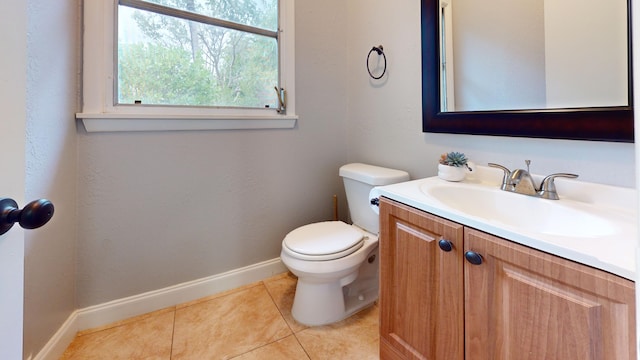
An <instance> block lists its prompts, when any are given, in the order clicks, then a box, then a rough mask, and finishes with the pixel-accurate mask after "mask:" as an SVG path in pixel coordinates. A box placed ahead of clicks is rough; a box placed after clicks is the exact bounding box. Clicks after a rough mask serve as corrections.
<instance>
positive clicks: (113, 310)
mask: <svg viewBox="0 0 640 360" xmlns="http://www.w3.org/2000/svg"><path fill="white" fill-rule="evenodd" d="M286 271H287V268H286V267H285V266H284V264H283V263H282V262H281V261H280V258H276V259H272V260H268V261H264V262H261V263H257V264H253V265H249V266H246V267H243V268H240V269H235V270H231V271H227V272H225V273H222V274H217V275H213V276H210V277H207V278H203V279H198V280H194V281H189V282H186V283H182V284H178V285H174V286H170V287H167V288H164V289H159V290H154V291H149V292H146V293H143V294H139V295H134V296H130V297H127V298H123V299H118V300H114V301H110V302H107V303H104V304H99V305H94V306H90V307H87V308H84V309H78V310H76V311H74V312H73V313H72V314H71V315H70V316H69V318H68V319H67V321H65V322H64V324H63V325H62V326H61V327H60V329H58V331H57V332H56V333H55V334H54V336H53V337H52V338H51V339H50V340H49V342H48V343H47V344H46V345H45V347H44V348H43V349H42V350H41V351H40V352H39V353H38V355H36V356H35V357H34V358H33V360H54V359H59V358H60V357H61V356H62V354H63V353H64V351H65V350H66V348H67V347H68V346H69V344H70V343H71V341H73V338H74V337H75V335H76V333H77V332H78V331H82V330H86V329H91V328H95V327H99V326H104V325H108V324H111V323H113V322H116V321H120V320H124V319H128V318H130V317H134V316H138V315H142V314H146V313H148V312H151V311H156V310H160V309H164V308H166V307H169V306H173V305H177V304H181V303H185V302H188V301H192V300H196V299H200V298H203V297H205V296H209V295H213V294H216V293H219V292H222V291H226V290H229V289H233V288H236V287H240V286H243V285H247V284H251V283H254V282H257V281H260V280H264V279H266V278H269V277H271V276H273V275H276V274H280V273H283V272H286Z"/></svg>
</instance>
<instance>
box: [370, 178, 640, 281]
mask: <svg viewBox="0 0 640 360" xmlns="http://www.w3.org/2000/svg"><path fill="white" fill-rule="evenodd" d="M534 178H535V179H536V183H537V184H539V183H540V179H541V177H540V176H534ZM501 179H502V171H501V170H497V169H493V168H489V167H483V166H477V167H476V170H475V171H474V172H473V176H468V177H467V179H465V180H463V181H462V182H459V183H455V182H447V181H445V180H442V179H440V178H438V177H431V178H426V179H419V180H413V181H408V182H404V183H398V184H393V185H386V186H380V187H376V188H374V189H373V190H372V192H371V197H372V198H373V197H379V196H384V197H387V198H389V199H392V200H395V201H398V202H401V203H403V204H406V205H409V206H412V207H415V208H417V209H420V210H423V211H426V212H429V213H431V214H434V215H437V216H440V217H443V218H446V219H449V220H452V221H455V222H457V223H460V224H462V225H465V226H469V227H472V228H475V229H478V230H482V231H484V232H487V233H490V234H493V235H496V236H499V237H502V238H505V239H508V240H511V241H513V242H516V243H520V244H522V245H526V246H529V247H532V248H535V249H538V250H541V251H545V252H548V253H551V254H554V255H557V256H560V257H563V258H566V259H569V260H573V261H576V262H578V263H581V264H585V265H589V266H592V267H595V268H598V269H601V270H604V271H607V272H610V273H613V274H616V275H619V276H621V277H624V278H626V279H629V280H632V281H635V278H636V262H635V256H636V247H637V244H638V240H637V234H638V231H637V219H638V217H637V207H636V201H637V195H636V190H635V189H629V188H622V187H615V186H609V185H602V184H594V183H586V182H581V181H579V180H567V179H560V178H559V179H556V187H557V191H558V194H559V196H560V200H543V199H539V200H540V201H550V202H557V203H556V204H561V205H562V206H569V207H573V208H579V209H580V210H581V211H587V212H589V213H592V214H594V215H596V216H598V218H602V219H605V220H606V221H607V223H608V224H609V225H611V228H612V230H611V231H609V232H608V233H607V234H604V235H599V234H597V235H593V236H590V235H588V234H587V235H584V234H583V235H581V236H560V235H557V234H546V233H544V224H540V231H535V230H532V229H535V228H536V226H531V227H527V228H522V227H517V226H509V225H508V224H505V223H504V222H501V221H492V220H491V219H487V218H482V217H479V216H474V215H471V214H467V213H464V212H463V211H460V210H459V209H456V207H455V206H454V205H451V206H450V205H448V204H446V203H443V202H442V201H439V200H438V199H435V198H434V197H432V196H429V195H428V194H427V193H426V192H425V191H424V189H426V188H428V187H430V186H440V185H446V186H452V187H467V188H477V189H484V190H486V189H488V188H491V189H493V188H495V189H499V188H500V184H501ZM499 191H501V190H499ZM508 195H510V196H521V197H523V201H526V200H524V198H530V197H528V196H526V195H522V194H508ZM551 205H553V204H551ZM517 210H518V211H522V212H523V213H522V216H526V217H528V218H530V220H531V221H532V222H534V224H535V221H536V214H535V213H527V209H526V206H525V207H523V208H522V209H517ZM585 221H587V220H585Z"/></svg>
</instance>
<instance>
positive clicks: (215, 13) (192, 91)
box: [114, 0, 279, 108]
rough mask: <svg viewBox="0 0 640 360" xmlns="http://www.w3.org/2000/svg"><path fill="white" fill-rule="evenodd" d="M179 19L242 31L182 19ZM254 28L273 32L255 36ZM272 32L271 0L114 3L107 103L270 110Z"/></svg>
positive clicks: (274, 76)
mask: <svg viewBox="0 0 640 360" xmlns="http://www.w3.org/2000/svg"><path fill="white" fill-rule="evenodd" d="M149 4H151V5H152V6H151V7H147V6H148V5H149ZM153 5H160V6H153ZM139 6H142V7H139ZM134 7H139V8H134ZM154 9H159V11H156V10H154ZM176 9H177V10H178V11H177V12H175V13H176V14H177V15H174V13H173V12H172V11H173V10H176ZM167 11H168V13H167ZM185 14H186V15H187V16H189V15H190V14H196V15H197V16H196V17H195V18H196V19H204V20H205V21H206V20H207V19H213V20H214V21H216V20H222V23H223V25H224V23H226V22H231V23H233V24H240V25H241V26H247V28H248V29H249V30H248V31H244V30H245V28H244V27H241V28H240V30H237V29H234V28H228V27H225V26H215V25H211V24H208V23H204V22H201V21H194V20H192V18H193V17H192V18H188V19H185V18H183V16H181V15H185ZM233 24H232V25H233ZM254 28H255V29H256V30H258V31H260V30H264V31H263V32H264V33H266V34H273V35H272V36H267V35H263V34H255V33H253V32H252V29H254ZM277 30H278V0H241V1H238V0H149V1H124V0H121V1H120V2H119V6H118V38H117V71H116V74H117V82H116V88H117V92H116V99H114V100H116V103H117V104H121V105H124V104H140V103H141V104H144V105H170V106H213V107H242V108H265V107H275V106H276V102H277V97H276V92H275V89H274V88H275V87H279V73H278V71H279V66H278V64H279V62H278V60H279V56H278V39H277Z"/></svg>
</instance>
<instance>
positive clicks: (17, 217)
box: [0, 198, 53, 235]
mask: <svg viewBox="0 0 640 360" xmlns="http://www.w3.org/2000/svg"><path fill="white" fill-rule="evenodd" d="M52 217H53V204H52V203H51V201H49V200H47V199H38V200H34V201H32V202H30V203H28V204H27V205H26V206H25V207H24V208H23V209H22V210H20V209H18V203H16V202H15V200H13V199H8V198H5V199H0V235H2V234H4V233H6V232H7V231H9V229H11V227H12V226H13V224H14V223H16V222H17V223H18V224H20V226H21V227H23V228H25V229H36V228H39V227H41V226H42V225H44V224H46V223H47V222H49V220H51V218H52Z"/></svg>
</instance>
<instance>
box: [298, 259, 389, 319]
mask: <svg viewBox="0 0 640 360" xmlns="http://www.w3.org/2000/svg"><path fill="white" fill-rule="evenodd" d="M368 259H369V260H370V261H365V262H364V264H362V265H361V266H360V267H359V268H358V270H357V271H356V272H354V273H353V274H352V275H351V276H347V277H345V278H342V279H340V280H335V281H332V282H318V279H313V280H314V281H313V282H309V281H305V279H303V278H298V284H297V286H296V294H295V297H294V300H293V307H292V309H291V314H292V315H293V318H294V319H296V321H297V322H299V323H301V324H304V325H310V326H318V325H326V324H330V323H334V322H337V321H340V320H343V319H346V318H347V317H349V316H351V315H353V314H355V313H356V312H358V311H360V310H362V309H363V308H365V307H367V306H369V305H371V304H373V303H374V302H375V301H376V300H377V299H378V266H379V264H378V249H377V247H376V249H375V250H374V251H372V252H371V253H370V255H369V257H368Z"/></svg>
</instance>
